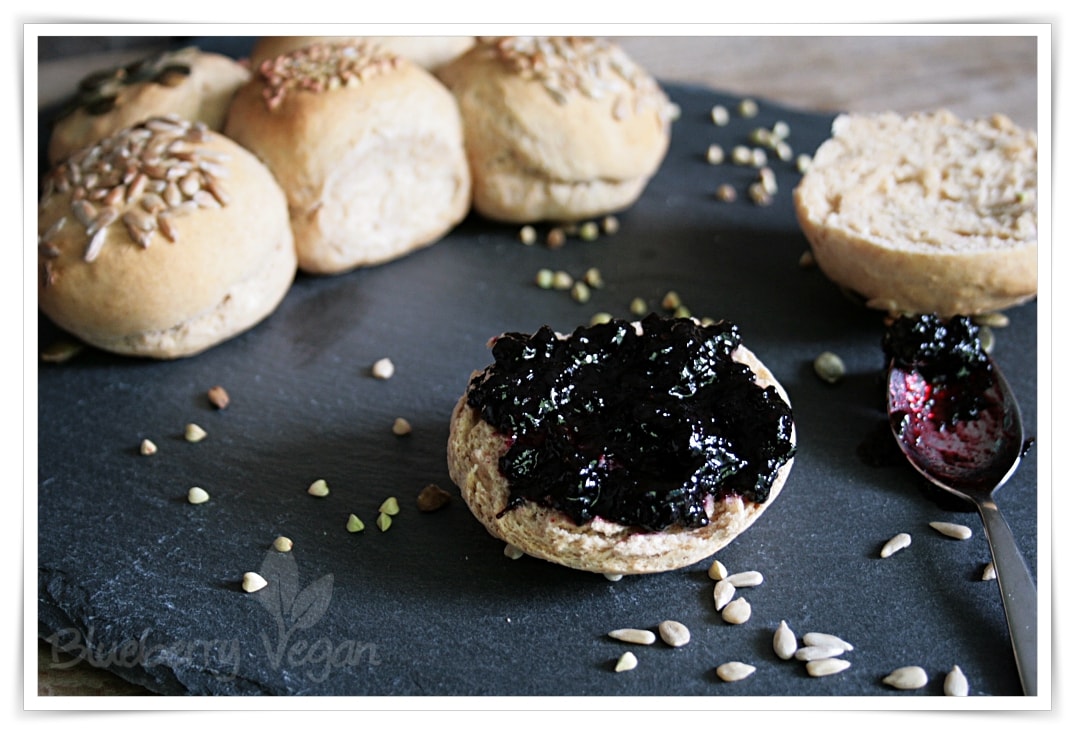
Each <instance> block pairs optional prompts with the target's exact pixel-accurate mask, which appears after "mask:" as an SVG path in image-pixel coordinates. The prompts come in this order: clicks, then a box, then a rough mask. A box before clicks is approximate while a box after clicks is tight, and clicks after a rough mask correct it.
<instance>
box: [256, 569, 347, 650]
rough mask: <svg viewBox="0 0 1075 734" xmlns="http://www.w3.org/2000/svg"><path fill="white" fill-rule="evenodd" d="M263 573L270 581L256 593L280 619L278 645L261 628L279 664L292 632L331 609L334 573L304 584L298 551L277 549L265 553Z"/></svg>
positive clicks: (262, 636)
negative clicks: (296, 558) (303, 585)
mask: <svg viewBox="0 0 1075 734" xmlns="http://www.w3.org/2000/svg"><path fill="white" fill-rule="evenodd" d="M260 573H261V575H262V576H263V577H264V578H265V580H266V581H268V582H269V583H268V586H266V587H265V588H264V589H262V590H261V592H260V593H258V594H256V595H255V596H256V598H257V600H258V601H259V602H260V603H261V605H262V606H263V607H265V610H266V611H268V612H269V614H270V616H272V618H273V620H274V621H275V622H276V645H275V646H274V645H273V644H272V643H271V641H270V640H269V635H268V633H267V632H266V631H265V630H262V632H261V640H262V643H263V644H264V645H265V651H266V653H267V654H268V655H269V659H270V660H271V662H272V664H273V666H274V667H277V668H278V667H279V666H280V662H281V661H282V660H283V657H284V653H285V651H286V650H287V648H288V643H289V642H290V640H291V635H292V634H294V632H295V631H296V630H300V629H310V628H311V627H313V626H314V625H315V624H317V622H318V621H320V619H321V618H322V617H323V616H324V615H325V612H326V611H327V610H328V605H329V602H331V601H332V574H326V575H324V576H322V577H321V578H319V579H318V580H317V581H314V582H313V583H312V584H310V585H309V586H307V587H306V588H302V586H301V582H300V580H299V567H298V564H297V563H296V562H295V557H294V555H293V554H291V553H279V552H276V551H269V552H268V553H266V554H265V560H264V561H262V564H261V571H260Z"/></svg>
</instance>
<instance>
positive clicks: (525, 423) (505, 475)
mask: <svg viewBox="0 0 1075 734" xmlns="http://www.w3.org/2000/svg"><path fill="white" fill-rule="evenodd" d="M492 351H493V356H494V359H495V361H494V363H493V364H491V365H490V366H489V367H487V368H486V369H485V370H483V371H481V372H478V373H476V374H475V375H474V376H473V377H472V378H471V380H470V383H469V385H468V387H467V390H466V393H465V394H464V395H463V396H462V397H461V398H460V399H459V401H458V403H457V404H456V406H455V409H454V411H453V414H452V422H451V430H450V434H449V442H448V467H449V473H450V475H451V477H452V480H453V481H454V482H455V483H456V484H457V485H458V486H459V488H460V489H461V491H462V495H463V499H464V500H465V501H466V503H467V505H468V506H469V507H470V509H471V511H472V512H473V513H474V515H475V516H476V517H477V518H478V520H480V521H481V522H482V524H483V525H485V527H486V529H488V531H489V532H490V533H491V534H492V535H493V536H495V537H497V538H499V539H501V540H503V541H505V542H507V543H510V544H511V545H513V546H515V547H517V548H519V549H520V550H522V551H523V552H524V553H526V554H529V555H531V556H535V557H537V558H543V559H545V560H548V561H552V562H555V563H559V564H562V565H565V566H569V567H571V568H576V569H581V570H586V571H593V572H600V573H606V574H639V573H654V572H659V571H667V570H671V569H675V568H680V567H683V566H687V565H690V564H692V563H694V562H696V561H700V560H702V559H704V558H707V557H708V556H711V555H712V554H713V553H715V552H717V551H718V550H720V549H721V548H723V547H724V546H725V545H727V544H728V543H730V542H731V541H732V540H733V539H735V538H736V537H737V536H739V534H741V533H742V532H743V531H745V530H746V529H747V528H748V527H749V526H750V525H751V524H752V523H753V522H754V521H755V520H757V518H758V517H759V516H760V515H761V514H762V512H764V510H765V509H766V508H767V507H769V506H770V505H771V504H772V502H773V501H774V500H775V499H776V497H777V496H778V495H779V494H780V492H781V489H782V488H783V486H784V483H785V481H786V480H787V477H788V474H789V472H790V470H791V466H792V461H793V456H794V453H795V426H794V421H793V417H792V412H791V407H790V404H789V402H788V399H787V395H786V393H785V392H784V390H783V388H782V387H781V386H780V384H779V383H778V382H777V380H776V379H775V378H774V377H773V375H772V373H771V372H770V371H769V370H768V369H766V367H765V365H764V364H762V362H761V361H760V360H759V359H758V358H757V357H756V356H754V354H753V353H752V352H750V350H748V349H747V348H746V347H744V346H743V345H742V343H741V338H740V335H739V330H738V328H737V327H736V326H734V325H732V324H729V323H726V322H720V323H717V324H714V325H708V326H705V325H702V324H700V323H698V322H696V321H694V320H692V319H672V318H662V317H658V316H655V315H651V316H649V317H647V318H646V319H644V320H642V321H641V322H637V323H630V322H627V321H621V320H612V321H610V322H608V323H605V324H600V325H595V326H589V327H580V328H579V329H577V330H576V331H575V332H574V333H572V334H570V335H558V334H556V333H554V332H553V331H552V330H551V329H550V328H548V327H544V328H542V329H539V330H538V331H537V332H535V333H534V334H519V333H509V334H504V335H502V336H500V337H498V338H497V339H495V340H494V341H493V343H492Z"/></svg>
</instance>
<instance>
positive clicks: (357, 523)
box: [347, 513, 366, 533]
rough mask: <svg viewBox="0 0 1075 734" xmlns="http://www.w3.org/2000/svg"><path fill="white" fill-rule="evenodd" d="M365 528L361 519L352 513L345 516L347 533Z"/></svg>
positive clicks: (359, 531) (357, 531)
mask: <svg viewBox="0 0 1075 734" xmlns="http://www.w3.org/2000/svg"><path fill="white" fill-rule="evenodd" d="M365 529H366V523H364V522H362V519H361V518H359V516H358V515H355V514H354V513H352V514H350V515H348V516H347V532H349V533H361V532H362V531H363V530H365Z"/></svg>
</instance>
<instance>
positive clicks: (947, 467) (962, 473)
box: [882, 315, 1037, 695]
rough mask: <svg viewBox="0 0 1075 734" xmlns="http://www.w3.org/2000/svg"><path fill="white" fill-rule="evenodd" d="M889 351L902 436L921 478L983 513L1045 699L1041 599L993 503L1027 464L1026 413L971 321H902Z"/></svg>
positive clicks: (1022, 657)
mask: <svg viewBox="0 0 1075 734" xmlns="http://www.w3.org/2000/svg"><path fill="white" fill-rule="evenodd" d="M882 346H883V348H884V350H885V355H886V356H887V357H888V359H889V360H890V362H889V370H888V415H889V422H890V424H891V427H892V432H893V434H894V435H895V436H896V441H897V443H898V444H899V446H900V448H901V449H902V450H903V453H904V455H906V457H907V458H908V460H910V462H911V464H912V465H913V466H914V467H915V469H917V470H918V471H919V473H921V474H922V475H923V476H925V477H926V478H927V479H929V480H930V481H931V482H933V483H934V484H935V485H937V486H938V487H941V488H942V489H946V490H948V491H949V492H951V493H953V494H955V495H956V496H958V497H961V498H963V499H965V500H968V501H970V502H972V503H974V505H975V506H976V507H977V509H978V513H979V514H980V515H981V517H982V523H983V525H984V527H985V533H986V538H987V539H988V540H989V547H990V550H991V551H992V554H993V563H994V566H995V567H996V571H997V582H998V584H999V586H1000V592H1001V598H1002V600H1003V603H1004V613H1005V615H1006V616H1007V619H1008V631H1009V634H1010V635H1011V640H1012V646H1013V648H1014V650H1015V658H1016V666H1017V667H1018V670H1019V676H1020V680H1021V682H1022V685H1023V691H1024V693H1026V695H1037V590H1036V589H1035V586H1034V581H1033V579H1032V578H1031V577H1030V571H1029V570H1028V569H1027V566H1026V562H1025V561H1024V560H1023V557H1022V555H1021V554H1020V553H1019V549H1018V546H1017V545H1016V543H1015V538H1014V536H1013V535H1012V531H1011V529H1010V528H1009V527H1008V524H1007V522H1006V521H1005V520H1004V518H1003V516H1002V515H1001V514H1000V510H999V508H998V507H997V505H996V503H995V502H994V501H993V492H994V491H995V490H996V489H998V488H999V487H1000V486H1001V485H1002V484H1004V482H1006V481H1007V480H1008V478H1009V477H1010V476H1011V475H1012V473H1013V472H1014V471H1015V469H1016V467H1017V466H1018V465H1019V460H1020V458H1021V457H1022V453H1023V425H1022V416H1021V414H1020V411H1019V405H1018V403H1017V402H1016V401H1015V397H1014V395H1013V394H1012V391H1011V388H1010V387H1009V386H1008V383H1007V381H1006V380H1005V379H1004V376H1003V375H1002V374H1001V372H1000V369H999V368H998V367H997V366H996V364H994V362H993V360H992V359H991V358H990V357H989V355H988V354H986V352H985V350H984V349H982V346H981V342H980V340H979V339H978V329H977V327H976V326H975V325H974V324H973V323H972V322H971V321H970V319H968V318H966V317H963V316H959V317H954V318H951V319H941V318H939V317H937V316H935V315H923V316H916V317H906V316H904V317H900V318H899V319H897V320H896V321H895V322H894V323H893V324H892V325H891V327H890V328H889V330H888V331H887V332H886V334H885V337H884V340H883V342H882Z"/></svg>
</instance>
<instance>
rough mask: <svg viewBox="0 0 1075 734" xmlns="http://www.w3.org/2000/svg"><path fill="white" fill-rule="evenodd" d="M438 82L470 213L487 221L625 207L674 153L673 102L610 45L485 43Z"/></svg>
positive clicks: (565, 216)
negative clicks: (456, 117) (447, 92)
mask: <svg viewBox="0 0 1075 734" xmlns="http://www.w3.org/2000/svg"><path fill="white" fill-rule="evenodd" d="M437 74H438V76H439V77H440V78H441V79H442V80H443V81H444V82H445V84H447V85H448V87H449V88H450V89H451V90H452V92H453V93H454V94H455V95H456V98H457V99H458V100H459V106H460V110H461V112H462V114H463V120H464V125H465V129H466V136H467V155H468V158H469V161H470V167H471V174H472V177H473V179H474V208H475V209H476V210H477V211H478V212H479V213H481V214H483V215H484V216H486V217H488V218H490V219H495V220H500V221H506V222H529V221H538V220H544V219H549V220H577V219H581V218H584V217H591V216H596V215H599V214H604V213H608V212H613V211H618V210H622V209H625V208H627V207H628V206H630V205H631V204H633V203H634V202H635V201H636V200H637V199H638V197H639V196H640V195H641V193H642V191H643V189H644V188H645V186H646V184H647V183H648V181H649V179H650V178H651V177H652V176H653V174H654V173H655V172H656V171H657V169H658V168H659V167H660V164H661V162H662V161H663V159H664V156H665V154H666V153H667V150H668V144H669V139H670V128H671V120H672V118H673V117H674V115H675V108H674V106H673V105H672V104H671V103H670V102H669V100H668V98H667V97H666V96H665V94H664V93H663V91H662V90H661V89H660V87H659V86H658V85H657V83H656V81H655V80H654V79H653V78H652V77H651V76H650V75H649V74H648V73H647V72H645V71H644V70H643V69H642V68H640V67H639V66H637V65H636V64H635V63H634V62H633V61H631V60H630V59H629V58H628V57H627V56H626V54H624V53H623V51H622V50H621V49H620V48H619V47H618V46H616V45H615V44H613V43H611V42H608V41H604V40H600V39H590V38H537V39H534V38H500V39H479V42H478V43H477V44H476V45H475V46H474V47H473V48H472V49H470V50H469V51H467V52H466V53H465V54H463V55H461V56H460V57H458V58H457V59H455V60H454V61H452V62H451V63H449V64H447V65H446V66H444V67H442V68H441V69H440V70H439V71H438V72H437Z"/></svg>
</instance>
